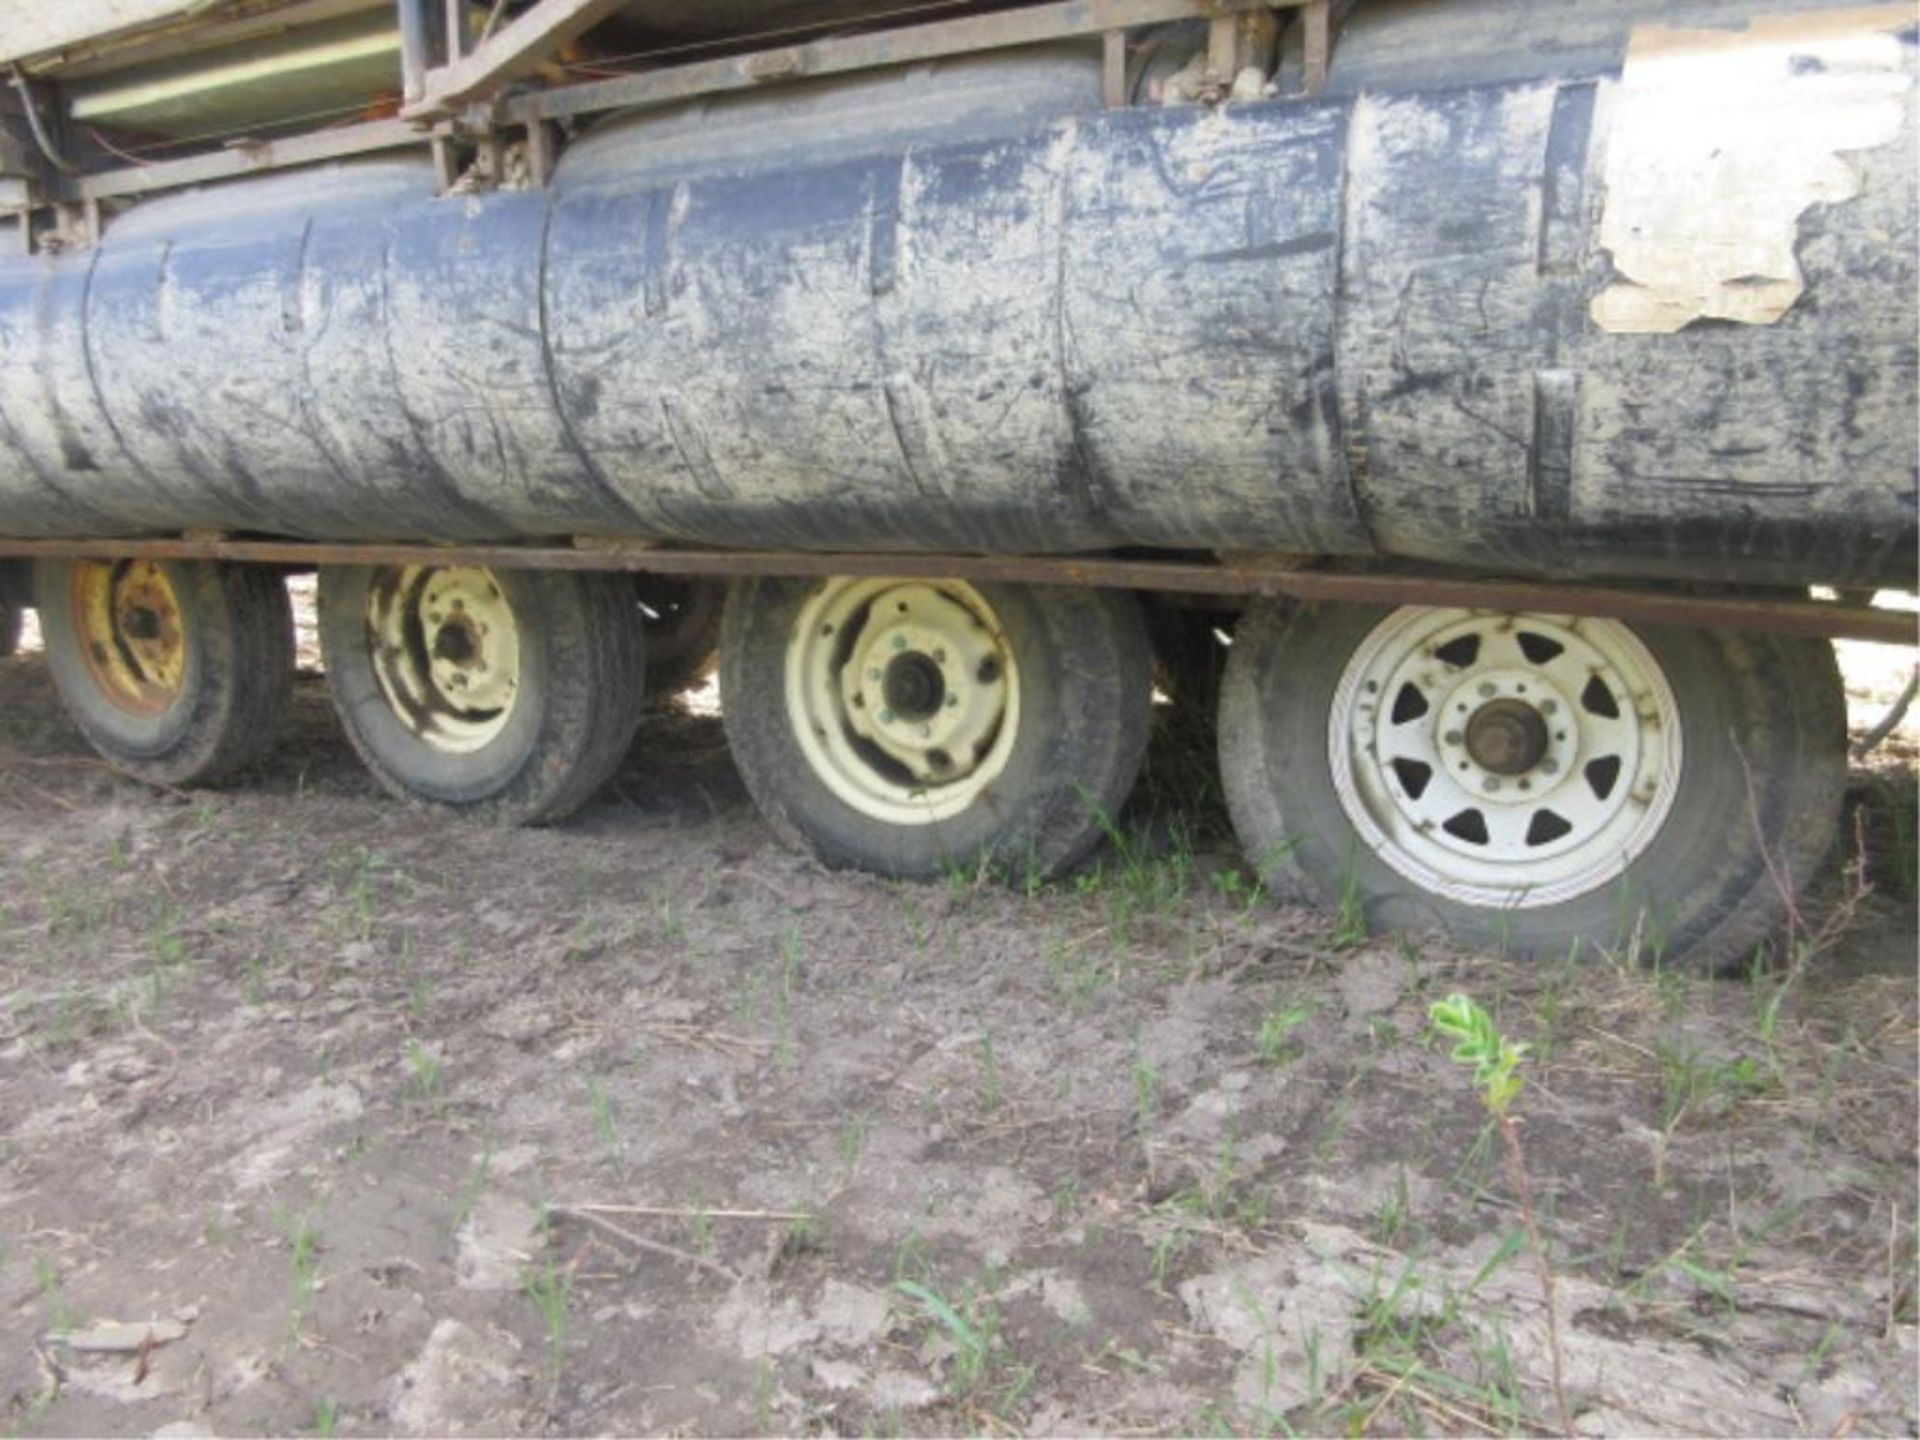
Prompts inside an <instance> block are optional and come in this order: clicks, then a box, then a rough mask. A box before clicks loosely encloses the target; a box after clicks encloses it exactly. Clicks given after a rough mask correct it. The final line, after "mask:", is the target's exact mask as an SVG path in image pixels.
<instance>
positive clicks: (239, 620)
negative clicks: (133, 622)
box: [33, 560, 294, 788]
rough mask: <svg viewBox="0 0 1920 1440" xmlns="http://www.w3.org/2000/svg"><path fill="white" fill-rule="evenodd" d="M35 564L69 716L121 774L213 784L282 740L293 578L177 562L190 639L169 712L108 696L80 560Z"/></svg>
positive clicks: (174, 571)
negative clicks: (78, 600)
mask: <svg viewBox="0 0 1920 1440" xmlns="http://www.w3.org/2000/svg"><path fill="white" fill-rule="evenodd" d="M74 563H75V562H73V561H70V560H42V561H40V562H38V563H37V564H36V565H35V566H34V571H33V584H34V606H35V608H36V609H38V611H39V612H40V636H41V642H42V644H43V645H44V647H45V650H46V658H47V668H48V670H49V671H51V672H52V674H53V683H54V686H55V688H56V689H58V691H59V692H60V699H61V701H62V702H63V703H64V704H65V706H66V710H67V714H68V715H69V716H71V717H72V719H73V723H74V724H75V725H77V726H78V727H79V729H80V733H81V734H82V735H84V736H85V737H86V739H87V743H88V744H89V745H91V746H93V748H94V749H95V750H96V751H98V752H99V754H100V756H101V758H103V759H104V760H106V761H107V762H108V763H109V764H110V765H112V766H113V767H114V768H115V769H116V770H120V771H122V772H124V773H125V774H128V775H131V776H133V777H134V778H135V779H137V780H144V781H146V782H148V783H149V784H153V785H165V786H170V787H175V788H179V787H184V786H189V785H212V784H216V783H218V782H219V781H222V780H226V779H229V778H230V777H232V776H233V775H234V774H235V773H236V772H238V771H240V770H242V769H244V768H246V766H248V765H249V764H251V763H252V762H254V761H255V760H258V759H259V758H260V757H261V756H262V755H264V754H265V753H266V752H267V751H268V750H269V749H270V748H271V747H272V745H273V743H274V741H275V740H276V739H278V738H279V734H280V730H281V727H282V725H283V724H284V723H285V721H286V717H287V710H288V707H289V705H290V704H291V702H292V698H293V668H294V645H293V606H292V604H291V602H290V601H289V600H288V598H287V586H286V582H285V581H284V580H283V579H282V578H281V577H280V575H279V574H278V573H277V572H275V571H273V570H269V569H267V568H265V567H264V566H259V565H227V564H220V563H216V562H212V561H198V560H167V561H163V562H161V566H160V568H161V570H162V572H163V573H164V574H165V575H166V578H167V583H168V584H169V585H170V586H172V588H173V594H174V598H175V600H176V601H177V603H178V604H179V607H180V617H181V631H182V634H183V635H184V637H185V640H186V645H187V660H186V667H185V669H184V671H183V672H182V679H181V686H180V694H179V696H178V697H177V698H176V699H175V701H174V703H173V704H172V705H171V706H169V707H168V708H167V709H166V710H165V711H164V712H162V713H161V714H159V715H134V714H130V713H129V712H127V711H126V710H123V709H121V708H120V707H119V706H118V705H116V704H114V703H113V702H112V701H111V700H110V699H108V698H107V697H106V696H105V695H103V694H102V693H101V691H100V688H99V683H98V681H96V680H95V679H94V676H93V671H92V670H91V669H90V668H89V667H88V665H87V662H86V660H85V658H84V656H83V655H82V653H81V649H80V646H81V641H80V638H79V635H78V633H77V631H76V630H75V628H74V617H73V581H72V573H73V565H74Z"/></svg>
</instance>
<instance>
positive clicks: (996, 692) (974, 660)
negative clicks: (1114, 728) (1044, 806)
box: [786, 579, 1020, 825]
mask: <svg viewBox="0 0 1920 1440" xmlns="http://www.w3.org/2000/svg"><path fill="white" fill-rule="evenodd" d="M786 697H787V718H788V720H789V721H790V722H791V723H792V726H793V733H794V737H795V738H796V739H797V740H798V741H799V743H800V753H801V754H802V755H803V756H804V757H805V758H806V761H807V764H808V765H809V766H810V767H811V768H812V770H813V773H814V775H815V776H817V777H818V778H819V780H820V782H821V783H822V784H824V785H825V786H826V787H827V788H828V789H829V790H830V791H832V792H833V794H834V795H835V796H836V797H837V798H839V799H840V800H842V801H844V802H845V803H846V804H848V805H850V806H852V807H853V808H854V809H855V810H858V811H860V812H861V813H862V814H864V815H869V816H872V817H873V818H874V819H876V820H882V821H886V822H887V823H889V824H893V825H931V824H936V823H939V822H941V821H944V820H950V819H952V818H953V817H954V816H956V815H958V814H960V813H961V812H962V811H964V810H965V809H966V808H967V807H968V806H969V805H971V804H973V803H974V802H975V801H976V800H978V799H979V798H980V796H981V794H982V793H984V792H985V790H986V789H987V787H988V786H990V785H991V784H992V783H993V782H994V780H996V779H997V778H998V777H999V775H1000V774H1001V772H1002V771H1004V770H1005V769H1006V768H1007V760H1008V758H1009V757H1010V756H1011V755H1012V753H1013V745H1014V739H1015V737H1016V735H1017V734H1018V733H1019V728H1020V671H1019V667H1018V666H1017V664H1016V663H1015V661H1014V655H1013V648H1012V646H1011V645H1010V644H1009V643H1008V641H1007V636H1006V631H1005V629H1004V628H1003V627H1002V626H1001V624H1000V618H999V616H997V615H996V614H994V611H993V607H992V606H991V605H990V604H988V603H987V599H986V597H985V596H984V595H982V594H981V593H980V592H979V591H978V590H976V589H974V588H973V587H972V586H971V585H968V584H965V583H964V582H961V581H957V580H938V581H935V580H889V579H873V580H860V579H834V580H827V581H824V582H822V583H821V584H820V585H819V586H818V587H817V588H816V589H815V590H814V592H813V594H812V595H811V596H810V597H809V599H808V600H807V602H806V604H805V605H804V606H802V607H801V610H800V614H799V617H798V619H797V620H796V621H795V624H794V628H793V633H792V635H791V636H790V637H789V640H788V644H787V655H786Z"/></svg>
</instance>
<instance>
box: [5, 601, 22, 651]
mask: <svg viewBox="0 0 1920 1440" xmlns="http://www.w3.org/2000/svg"><path fill="white" fill-rule="evenodd" d="M19 648H20V611H19V610H18V609H17V608H15V607H14V606H12V605H0V659H5V658H6V657H7V656H9V655H11V654H13V652H14V651H16V650H18V649H19Z"/></svg>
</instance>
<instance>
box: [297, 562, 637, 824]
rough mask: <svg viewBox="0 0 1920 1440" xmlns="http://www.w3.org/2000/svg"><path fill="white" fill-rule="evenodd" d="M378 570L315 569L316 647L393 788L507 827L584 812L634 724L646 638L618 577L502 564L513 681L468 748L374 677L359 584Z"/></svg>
mask: <svg viewBox="0 0 1920 1440" xmlns="http://www.w3.org/2000/svg"><path fill="white" fill-rule="evenodd" d="M375 573H376V572H375V571H374V570H373V569H372V568H369V567H365V566H325V567H322V569H321V571H320V587H319V602H318V610H319V629H320V649H321V653H322V655H323V656H324V657H325V661H326V670H327V688H328V690H329V691H330V692H331V693H332V696H333V704H334V709H335V710H336V711H337V712H338V714H339V716H340V723H341V725H342V727H343V728H344V729H345V730H346V732H347V739H348V740H349V741H350V742H352V745H353V748H354V750H355V752H356V753H357V754H358V755H359V756H360V759H361V761H362V762H363V763H364V764H365V765H366V767H367V769H368V770H369V771H370V772H372V775H373V778H374V779H375V780H377V781H378V782H379V783H380V785H381V787H382V788H383V789H385V790H386V791H387V793H388V794H390V795H393V796H395V797H396V798H398V799H404V800H411V801H417V802H419V803H421V804H424V805H428V806H431V807H434V808H436V809H442V810H448V811H454V812H459V813H462V814H469V815H475V816H478V817H481V818H483V819H486V820H489V821H493V822H495V823H499V824H504V825H540V824H547V823H550V822H552V821H555V820H560V819H563V818H565V817H566V816H568V815H570V814H572V813H573V812H574V811H575V810H578V809H579V808H580V807H581V806H582V805H584V804H585V803H586V802H587V801H588V800H590V799H592V798H593V795H594V793H595V792H596V791H598V790H599V789H600V787H601V786H602V785H604V784H605V783H606V782H607V781H608V780H610V779H611V778H612V777H613V774H614V772H615V771H616V770H618V769H619V768H620V762H621V760H622V759H623V758H624V757H625V755H626V752H627V747H628V745H629V744H630V742H631V741H632V739H633V732H634V730H635V728H636V727H637V726H638V725H639V723H640V705H641V700H642V697H643V694H644V689H643V687H644V683H645V680H644V677H645V673H646V661H645V654H644V652H645V642H644V641H643V639H642V637H641V626H640V616H639V614H638V613H637V612H636V610H635V608H634V603H633V588H632V583H631V582H630V581H629V580H628V579H627V578H626V577H625V576H623V575H601V574H578V573H572V572H567V571H535V570H496V571H494V572H493V578H494V580H495V581H496V582H497V583H498V584H499V586H500V588H501V590H502V592H503V593H504V594H505V596H506V599H507V602H508V604H510V605H511V606H512V607H513V611H514V616H515V619H516V621H517V622H518V624H519V626H520V667H521V668H520V689H519V695H518V698H517V699H516V700H515V702H514V708H513V713H512V716H511V717H510V719H509V721H508V724H507V726H506V728H505V729H504V730H502V731H501V732H500V734H498V735H496V736H495V737H494V738H493V739H492V740H491V741H489V742H488V743H487V744H486V745H485V746H483V747H481V748H480V749H478V750H475V751H472V752H470V753H466V754H451V753H448V752H447V751H444V750H439V749H436V748H434V747H433V746H431V745H429V744H427V743H426V742H425V741H424V740H422V739H420V738H419V737H418V736H417V735H415V734H413V732H411V731H410V730H408V729H407V728H406V726H405V725H403V724H402V723H401V721H400V719H399V717H398V716H397V715H396V714H395V713H394V710H393V706H392V705H391V704H390V703H389V701H388V700H387V696H386V692H385V691H384V690H383V689H382V688H381V685H380V681H379V679H378V677H377V676H376V675H375V673H374V668H373V659H372V655H371V653H370V651H369V647H368V636H369V632H368V628H367V619H366V616H367V592H368V588H369V586H370V585H371V583H372V581H373V577H374V575H375Z"/></svg>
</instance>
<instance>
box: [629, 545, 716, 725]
mask: <svg viewBox="0 0 1920 1440" xmlns="http://www.w3.org/2000/svg"><path fill="white" fill-rule="evenodd" d="M634 590H635V592H636V593H637V594H638V595H639V598H640V614H641V616H642V618H643V620H644V622H645V628H646V633H647V698H648V699H649V700H650V701H652V702H654V703H655V704H658V703H661V702H663V701H665V700H667V699H669V698H670V697H672V696H674V695H678V694H680V693H681V692H682V691H684V690H692V689H696V688H697V687H699V686H701V685H704V684H705V683H706V682H707V679H708V677H709V676H711V675H712V674H713V672H714V670H715V669H716V668H718V666H719V664H720V617H721V614H722V612H723V611H724V610H725V609H726V605H727V587H726V584H725V582H724V581H719V580H687V579H682V578H680V577H678V576H674V575H641V576H639V577H637V578H636V580H635V582H634Z"/></svg>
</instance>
